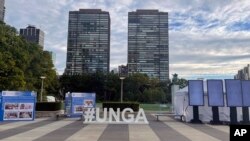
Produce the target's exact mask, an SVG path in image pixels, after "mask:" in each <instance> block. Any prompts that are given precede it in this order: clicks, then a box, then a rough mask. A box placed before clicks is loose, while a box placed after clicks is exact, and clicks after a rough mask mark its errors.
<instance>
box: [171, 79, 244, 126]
mask: <svg viewBox="0 0 250 141" xmlns="http://www.w3.org/2000/svg"><path fill="white" fill-rule="evenodd" d="M223 86H225V85H223ZM203 87H204V106H199V118H200V120H201V121H202V122H205V123H206V122H210V121H211V120H212V118H213V115H212V107H209V106H208V97H207V83H206V81H203ZM223 91H224V107H219V119H220V121H225V122H229V121H230V108H229V107H227V106H226V95H225V87H224V89H223ZM174 113H175V117H176V118H179V119H181V120H183V121H185V122H190V121H191V120H192V119H193V106H189V99H188V86H187V87H184V88H183V89H180V90H178V91H177V92H176V93H175V94H174ZM237 120H238V121H239V122H240V121H242V108H241V107H237Z"/></svg>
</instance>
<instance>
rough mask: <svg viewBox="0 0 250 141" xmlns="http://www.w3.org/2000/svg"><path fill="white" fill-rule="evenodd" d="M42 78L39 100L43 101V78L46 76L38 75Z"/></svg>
mask: <svg viewBox="0 0 250 141" xmlns="http://www.w3.org/2000/svg"><path fill="white" fill-rule="evenodd" d="M40 78H41V79H42V86H41V94H40V102H42V101H43V80H44V79H45V78H46V77H45V76H41V77H40Z"/></svg>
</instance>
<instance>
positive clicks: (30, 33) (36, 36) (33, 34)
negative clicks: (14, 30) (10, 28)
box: [20, 25, 44, 49]
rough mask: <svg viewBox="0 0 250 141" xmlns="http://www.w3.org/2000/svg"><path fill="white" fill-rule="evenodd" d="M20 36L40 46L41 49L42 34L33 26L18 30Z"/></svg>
mask: <svg viewBox="0 0 250 141" xmlns="http://www.w3.org/2000/svg"><path fill="white" fill-rule="evenodd" d="M20 35H21V36H22V37H24V38H25V39H26V40H27V41H29V42H32V43H36V44H38V45H40V46H41V47H42V49H43V47H44V32H43V31H42V30H40V29H38V28H36V27H35V26H32V25H29V26H28V27H26V28H24V29H20Z"/></svg>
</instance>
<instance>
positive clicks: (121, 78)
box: [120, 77, 125, 102]
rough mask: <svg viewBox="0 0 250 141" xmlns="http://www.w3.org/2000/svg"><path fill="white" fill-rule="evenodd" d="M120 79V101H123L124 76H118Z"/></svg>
mask: <svg viewBox="0 0 250 141" xmlns="http://www.w3.org/2000/svg"><path fill="white" fill-rule="evenodd" d="M120 79H121V102H123V79H125V77H120Z"/></svg>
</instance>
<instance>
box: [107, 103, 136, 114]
mask: <svg viewBox="0 0 250 141" xmlns="http://www.w3.org/2000/svg"><path fill="white" fill-rule="evenodd" d="M139 107H140V106H139V103H136V102H123V103H121V102H103V103H102V108H107V109H109V108H113V109H114V111H116V109H117V108H120V110H121V111H122V110H123V109H125V108H131V109H133V111H136V112H137V111H139Z"/></svg>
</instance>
